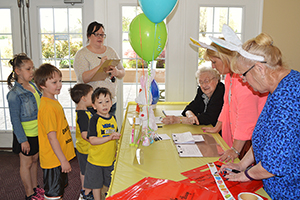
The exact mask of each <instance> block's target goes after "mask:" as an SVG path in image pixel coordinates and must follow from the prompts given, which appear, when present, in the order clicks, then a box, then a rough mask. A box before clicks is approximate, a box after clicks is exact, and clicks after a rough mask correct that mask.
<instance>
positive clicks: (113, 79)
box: [98, 56, 117, 83]
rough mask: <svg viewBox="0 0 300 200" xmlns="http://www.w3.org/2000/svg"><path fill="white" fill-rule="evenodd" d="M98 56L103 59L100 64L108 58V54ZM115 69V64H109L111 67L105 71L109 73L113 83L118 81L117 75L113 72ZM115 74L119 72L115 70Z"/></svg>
mask: <svg viewBox="0 0 300 200" xmlns="http://www.w3.org/2000/svg"><path fill="white" fill-rule="evenodd" d="M98 58H99V59H100V60H101V62H100V65H99V66H101V65H102V64H103V63H104V62H105V61H106V60H107V56H104V57H100V56H98ZM114 69H116V68H115V67H114V66H109V69H108V70H106V71H105V73H108V76H109V79H110V81H111V82H113V83H114V82H115V81H116V78H115V76H117V75H113V74H112V71H114ZM114 74H117V72H115V73H114Z"/></svg>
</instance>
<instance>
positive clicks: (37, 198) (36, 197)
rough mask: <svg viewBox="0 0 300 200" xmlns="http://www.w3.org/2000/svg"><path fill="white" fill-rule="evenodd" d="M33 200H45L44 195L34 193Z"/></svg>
mask: <svg viewBox="0 0 300 200" xmlns="http://www.w3.org/2000/svg"><path fill="white" fill-rule="evenodd" d="M31 199H32V200H44V195H41V194H39V193H36V192H35V193H34V194H33V195H32V197H31Z"/></svg>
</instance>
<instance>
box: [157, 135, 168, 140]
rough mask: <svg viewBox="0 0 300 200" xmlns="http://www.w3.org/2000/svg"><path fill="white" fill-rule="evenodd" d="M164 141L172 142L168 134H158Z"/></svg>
mask: <svg viewBox="0 0 300 200" xmlns="http://www.w3.org/2000/svg"><path fill="white" fill-rule="evenodd" d="M158 135H159V136H160V137H161V138H162V140H170V139H171V138H170V137H169V136H168V135H167V134H158Z"/></svg>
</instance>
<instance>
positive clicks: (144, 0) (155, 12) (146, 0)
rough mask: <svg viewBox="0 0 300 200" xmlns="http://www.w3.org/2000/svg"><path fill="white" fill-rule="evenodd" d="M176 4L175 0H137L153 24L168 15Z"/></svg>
mask: <svg viewBox="0 0 300 200" xmlns="http://www.w3.org/2000/svg"><path fill="white" fill-rule="evenodd" d="M176 3H177V0H139V4H140V6H141V8H142V10H143V12H144V13H145V15H146V16H147V17H148V18H149V19H150V20H151V21H152V22H153V23H155V24H157V23H160V22H161V21H163V20H164V19H165V18H166V17H167V16H168V15H169V14H170V13H171V12H172V10H173V9H174V7H175V5H176Z"/></svg>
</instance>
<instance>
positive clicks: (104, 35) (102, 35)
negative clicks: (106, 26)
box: [92, 33, 106, 38]
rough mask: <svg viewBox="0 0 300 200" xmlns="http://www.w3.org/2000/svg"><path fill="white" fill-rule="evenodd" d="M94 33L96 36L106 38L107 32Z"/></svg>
mask: <svg viewBox="0 0 300 200" xmlns="http://www.w3.org/2000/svg"><path fill="white" fill-rule="evenodd" d="M92 34H94V36H96V37H102V38H106V34H102V33H92Z"/></svg>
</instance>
